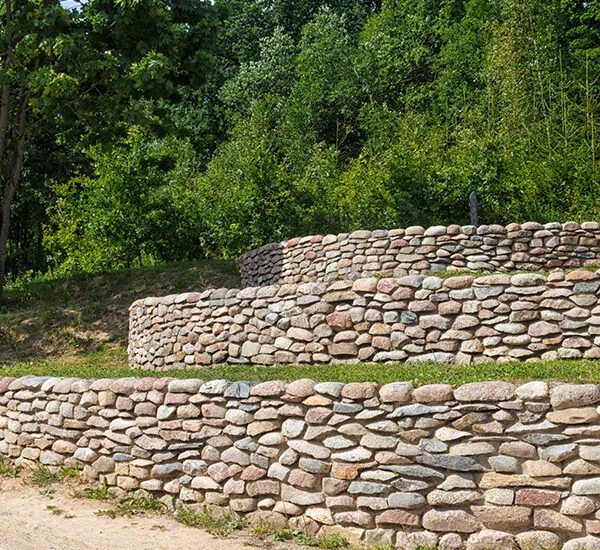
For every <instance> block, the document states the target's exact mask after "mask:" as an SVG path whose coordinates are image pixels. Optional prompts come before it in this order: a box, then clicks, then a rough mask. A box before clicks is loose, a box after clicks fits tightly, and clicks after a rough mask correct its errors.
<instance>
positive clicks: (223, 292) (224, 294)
mask: <svg viewBox="0 0 600 550" xmlns="http://www.w3.org/2000/svg"><path fill="white" fill-rule="evenodd" d="M599 277H600V269H598V270H596V271H590V270H589V269H584V268H581V269H575V270H572V271H566V270H563V269H560V268H558V269H554V270H552V271H551V272H550V273H549V274H548V275H546V274H544V273H537V272H535V271H529V272H521V273H488V274H483V275H476V274H473V275H465V274H460V275H456V276H452V277H445V278H442V277H438V276H437V275H435V274H432V275H405V276H402V277H384V278H379V277H364V278H361V279H357V280H355V281H348V280H334V281H330V282H322V281H321V282H305V283H287V284H272V285H268V286H253V287H246V288H243V289H239V288H215V289H207V290H204V291H201V292H186V293H182V294H169V295H166V296H160V297H155V296H151V297H147V298H140V299H139V300H136V301H135V302H133V303H132V304H131V306H130V308H129V309H130V310H132V309H134V308H136V307H139V306H156V305H160V304H163V305H173V304H189V305H190V306H193V305H196V304H198V303H199V302H201V301H204V300H206V301H210V300H225V299H231V298H236V299H241V300H243V299H254V298H273V297H275V296H277V297H282V298H283V297H286V296H296V295H299V294H310V293H312V292H315V291H316V292H317V293H319V294H324V293H326V292H329V291H335V290H353V291H354V292H359V293H369V292H371V293H372V292H375V291H377V292H386V290H385V287H386V283H387V282H388V281H393V285H395V287H394V288H396V287H402V286H407V287H411V288H415V289H419V288H423V285H424V284H425V285H427V286H432V288H433V287H436V288H441V287H447V288H448V289H451V288H468V287H470V286H499V285H506V286H509V285H512V286H533V285H534V284H535V285H540V284H547V283H554V282H556V283H560V282H563V281H566V282H567V283H571V284H573V285H574V284H576V283H577V282H580V281H584V280H595V279H598V278H599ZM342 287H344V288H342Z"/></svg>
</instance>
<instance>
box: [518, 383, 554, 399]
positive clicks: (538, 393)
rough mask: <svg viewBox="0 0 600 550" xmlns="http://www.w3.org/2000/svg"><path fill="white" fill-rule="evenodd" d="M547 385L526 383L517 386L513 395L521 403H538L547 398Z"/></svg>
mask: <svg viewBox="0 0 600 550" xmlns="http://www.w3.org/2000/svg"><path fill="white" fill-rule="evenodd" d="M548 392H549V390H548V384H547V383H546V382H528V383H527V384H523V385H522V386H519V387H518V388H517V389H516V390H515V393H516V395H517V397H518V398H519V399H522V400H523V401H539V400H541V399H545V398H546V397H548Z"/></svg>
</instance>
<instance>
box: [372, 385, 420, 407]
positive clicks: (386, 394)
mask: <svg viewBox="0 0 600 550" xmlns="http://www.w3.org/2000/svg"><path fill="white" fill-rule="evenodd" d="M413 389H414V388H413V385H412V384H411V383H410V382H392V383H391V384H386V385H385V386H382V387H381V388H380V389H379V398H380V399H381V401H382V402H383V403H398V404H404V403H409V402H410V401H411V398H412V395H413Z"/></svg>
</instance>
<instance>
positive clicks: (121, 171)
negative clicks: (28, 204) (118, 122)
mask: <svg viewBox="0 0 600 550" xmlns="http://www.w3.org/2000/svg"><path fill="white" fill-rule="evenodd" d="M88 155H89V157H90V158H91V159H92V161H93V162H94V165H95V174H94V176H93V177H89V176H80V177H77V178H74V179H73V180H71V181H69V182H68V183H66V184H59V185H58V186H57V187H56V193H57V197H58V200H57V203H56V205H55V206H54V207H53V216H52V217H53V221H54V227H53V230H52V231H48V232H47V234H46V235H45V244H46V246H47V248H48V250H49V251H50V252H51V254H52V261H53V263H54V264H55V265H56V267H57V268H58V273H59V274H60V273H73V272H77V271H88V272H90V271H92V272H94V271H100V270H105V269H116V268H121V267H131V266H132V265H133V264H134V263H136V262H137V264H138V265H142V264H143V263H144V258H148V257H150V258H153V259H154V260H155V261H174V260H176V259H178V258H180V259H183V258H190V257H198V256H200V255H202V253H203V251H204V250H203V246H204V243H203V237H204V235H203V226H202V220H201V219H200V218H199V217H198V216H197V212H196V211H195V208H194V202H193V199H192V195H193V193H194V187H193V183H192V182H191V181H190V172H191V170H192V164H193V151H192V149H191V147H190V146H189V143H188V142H187V141H185V140H182V139H177V138H175V137H167V138H164V139H154V140H151V139H147V136H145V135H144V133H143V132H141V131H140V130H139V129H138V128H136V127H132V128H131V129H130V130H129V132H128V135H127V137H126V138H124V139H122V140H119V141H118V142H117V143H115V144H114V145H112V146H110V147H102V146H99V145H98V146H95V147H93V148H91V149H90V150H89V151H88Z"/></svg>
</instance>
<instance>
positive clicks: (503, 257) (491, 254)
mask: <svg viewBox="0 0 600 550" xmlns="http://www.w3.org/2000/svg"><path fill="white" fill-rule="evenodd" d="M599 239H600V224H598V223H596V222H587V223H583V224H581V225H580V224H578V223H575V222H567V223H563V224H560V223H548V224H545V225H542V224H539V223H535V222H528V223H524V224H522V225H520V224H516V223H513V224H510V225H508V226H506V227H504V226H501V225H481V226H478V227H475V226H472V225H468V226H459V225H450V226H448V227H445V226H435V227H430V228H428V229H425V228H423V227H420V226H415V227H408V228H406V229H392V230H389V231H388V230H376V231H355V232H354V233H350V234H348V233H345V234H341V235H325V236H323V235H315V236H309V237H302V238H296V239H290V240H289V241H284V242H281V243H271V244H268V245H265V246H262V247H260V248H257V249H255V250H251V251H250V252H248V253H246V254H244V255H243V256H240V257H239V258H238V264H239V267H240V271H241V277H242V285H243V286H263V285H270V284H276V283H285V284H289V283H302V282H310V281H313V282H314V281H332V280H336V279H351V280H354V279H356V278H359V277H372V276H375V275H376V276H382V277H392V276H394V277H397V276H402V275H409V274H425V273H432V272H437V271H442V270H447V269H459V270H479V269H483V270H489V271H532V270H550V269H552V268H556V267H562V268H575V267H584V266H589V265H594V266H595V265H600V240H599Z"/></svg>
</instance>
